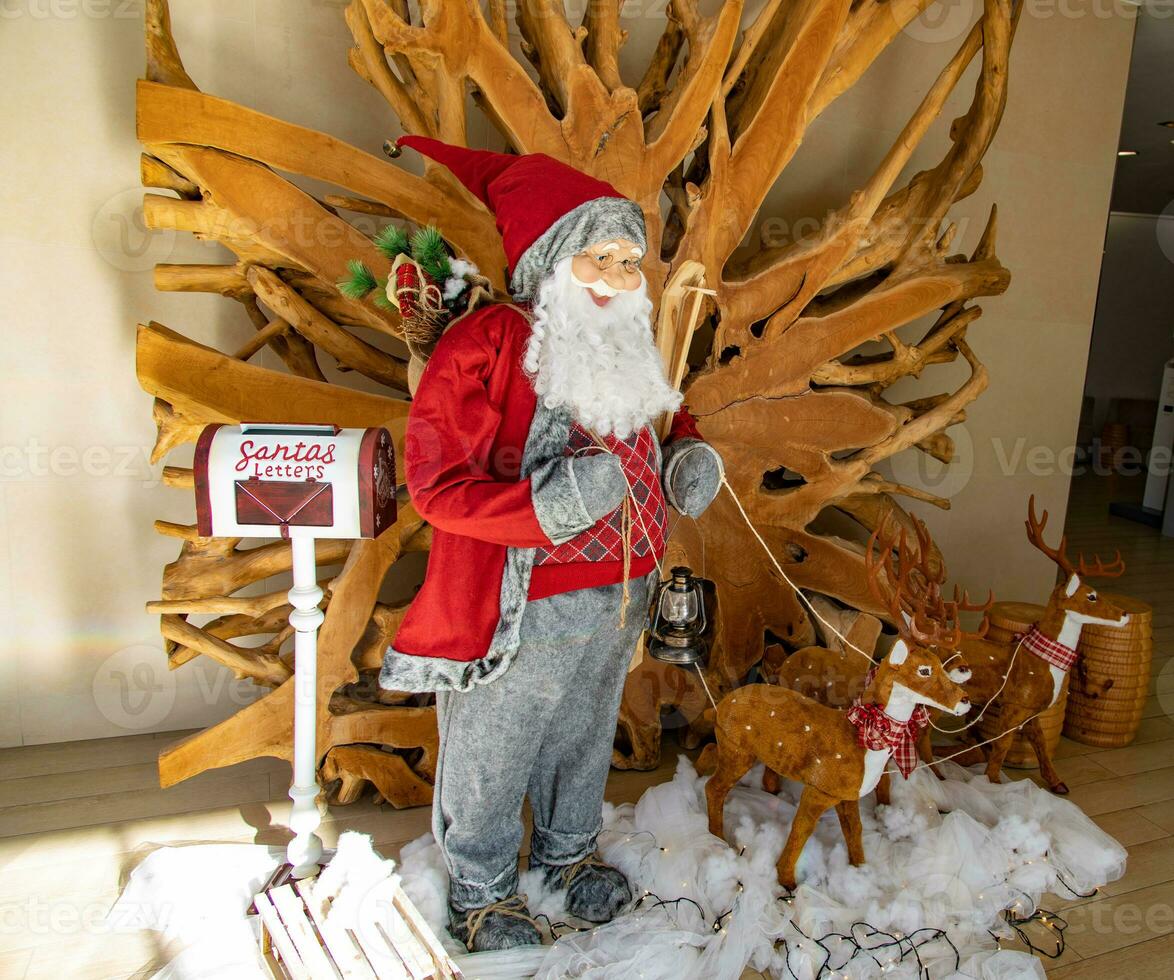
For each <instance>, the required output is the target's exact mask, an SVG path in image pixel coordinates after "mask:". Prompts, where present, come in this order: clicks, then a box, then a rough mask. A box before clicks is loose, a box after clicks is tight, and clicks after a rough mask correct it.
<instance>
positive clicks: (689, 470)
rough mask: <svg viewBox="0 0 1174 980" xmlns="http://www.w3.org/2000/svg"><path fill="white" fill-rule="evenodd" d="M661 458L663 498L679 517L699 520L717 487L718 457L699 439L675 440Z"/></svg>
mask: <svg viewBox="0 0 1174 980" xmlns="http://www.w3.org/2000/svg"><path fill="white" fill-rule="evenodd" d="M664 455H665V463H664V493H665V497H666V498H667V500H668V502H669V503H670V504H672V505H673V507H675V508H676V509H677V510H679V511H680V512H681V513H682V514H686V515H688V516H689V517H700V516H701V515H702V514H703V513H704V512H705V508H707V507H708V506H709V505H710V504H711V503H713V498H714V497H716V496H717V492H718V490H719V489H720V488H721V481H722V458H721V456H720V455H719V454H718V451H717V450H716V449H714V448H713V446H711V445H710V444H709V443H707V442H702V441H701V440H700V439H678V440H677V441H676V442H674V443H673V444H672V445H670V446H669V447H668V448H667V449H666V450H665V454H664Z"/></svg>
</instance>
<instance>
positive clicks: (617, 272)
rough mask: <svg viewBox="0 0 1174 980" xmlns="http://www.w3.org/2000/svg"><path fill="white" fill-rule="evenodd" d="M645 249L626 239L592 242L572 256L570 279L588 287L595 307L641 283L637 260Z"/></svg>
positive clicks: (642, 279)
mask: <svg viewBox="0 0 1174 980" xmlns="http://www.w3.org/2000/svg"><path fill="white" fill-rule="evenodd" d="M643 258H644V249H642V248H641V247H640V246H639V245H637V244H636V243H635V242H630V241H628V240H627V239H626V238H607V239H604V240H603V241H601V242H595V243H594V244H593V245H590V246H588V247H587V248H585V249H584V250H583V251H582V252H580V253H579V254H578V255H576V256H574V258H572V259H571V278H572V279H573V280H574V283H575V285H576V286H579V287H581V288H583V289H585V290H587V294H588V296H590V297H591V301H592V302H593V303H594V304H595V305H596V306H600V307H603V306H607V304H608V303H610V302H611V299H612V297H613V296H616V295H618V294H620V293H628V292H634V291H636V290H638V289H640V288H641V287H642V286H643V285H644V277H643V276H642V275H641V274H640V260H641V259H643Z"/></svg>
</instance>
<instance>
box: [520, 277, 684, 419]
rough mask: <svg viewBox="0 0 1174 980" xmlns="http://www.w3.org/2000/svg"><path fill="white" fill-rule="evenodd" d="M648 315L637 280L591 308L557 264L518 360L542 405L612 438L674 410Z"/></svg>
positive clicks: (674, 394)
mask: <svg viewBox="0 0 1174 980" xmlns="http://www.w3.org/2000/svg"><path fill="white" fill-rule="evenodd" d="M651 315H652V302H651V301H650V300H649V299H648V291H647V288H646V287H645V284H644V283H643V281H642V282H641V284H640V288H639V289H634V290H631V291H627V292H621V293H618V294H617V295H615V296H613V297H612V298H611V300H610V301H609V302H608V304H607V305H606V306H602V307H601V306H596V305H595V303H594V302H593V301H592V300H591V297H590V296H588V295H587V290H586V289H585V288H584V287H583V286H580V285H577V284H576V282H575V280H574V278H573V277H572V275H571V259H569V258H566V259H563V260H561V261H560V262H559V263H558V264H557V265H556V266H555V267H554V271H553V272H552V273H551V274H550V275H549V276H548V277H547V278H546V279H545V280H544V281H543V282H542V285H541V286H539V287H538V295H537V297H536V298H535V301H534V325H533V327H532V329H531V333H530V342H529V345H528V346H527V348H526V357H525V361H524V367H525V369H526V373H527V374H529V375H530V378H531V380H532V382H533V384H534V390H535V392H537V394H538V397H539V398H540V399H541V400H542V403H543V404H544V405H545V406H546V407H547V408H551V409H555V408H566V409H568V410H569V411H570V412H571V414H572V415H573V416H574V417H575V419H576V421H578V422H579V423H580V424H581V425H584V426H587V427H589V428H591V429H593V430H594V431H595V432H597V433H598V434H599V435H601V436H604V435H615V436H617V437H618V438H620V439H623V438H626V437H627V436H629V435H631V434H632V433H633V432H635V431H637V430H638V429H640V428H641V427H642V426H644V425H646V424H648V423H649V422H651V421H652V420H654V419H655V418H656V417H657V416H658V415H660V414H661V413H662V412H668V411H673V410H675V409H676V408H677V407H678V406H679V405H680V404H681V393H680V392H679V391H677V390H675V389H674V388H673V387H672V386H671V385H670V384H669V383H668V380H667V379H666V378H665V373H664V366H663V364H662V363H661V358H660V353H659V352H658V351H657V349H656V346H655V345H654V344H653V340H652V319H651Z"/></svg>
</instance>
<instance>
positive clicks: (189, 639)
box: [160, 614, 292, 687]
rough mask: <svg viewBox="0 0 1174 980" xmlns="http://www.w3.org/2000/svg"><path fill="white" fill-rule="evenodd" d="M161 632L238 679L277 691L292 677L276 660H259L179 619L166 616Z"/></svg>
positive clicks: (284, 666) (283, 664) (248, 652)
mask: <svg viewBox="0 0 1174 980" xmlns="http://www.w3.org/2000/svg"><path fill="white" fill-rule="evenodd" d="M160 629H161V630H162V632H163V635H164V636H165V637H167V639H169V640H173V641H175V642H176V643H182V644H184V645H185V646H189V647H191V648H192V649H194V650H198V651H199V652H200V653H202V654H204V655H205V656H206V657H210V658H211V659H213V660H215V661H216V662H217V663H219V664H223V665H224V666H225V667H227V668H228V669H229V670H231V671H232V672H233V673H234V674H236V676H237V677H242V678H243V677H247V678H249V680H252V681H254V682H256V683H257V684H263V685H266V686H268V687H277V686H278V685H280V684H283V683H284V682H285V681H286V680H288V679H289V678H290V676H291V675H292V671H291V670H290V669H289V667H288V666H286V664H285V663H284V662H282V661H281V660H279V659H278V658H277V657H274V656H267V655H260V656H258V655H256V654H254V653H251V652H250V651H248V650H243V649H241V648H239V647H234V646H233V645H232V644H231V643H228V642H227V641H225V640H221V639H218V638H217V637H214V636H210V635H209V634H207V633H205V632H203V631H202V630H199V629H197V628H196V627H195V626H192V625H191V623H189V622H187V621H186V620H185V619H184V618H183V617H182V616H174V615H170V614H168V615H165V616H163V617H161V625H160Z"/></svg>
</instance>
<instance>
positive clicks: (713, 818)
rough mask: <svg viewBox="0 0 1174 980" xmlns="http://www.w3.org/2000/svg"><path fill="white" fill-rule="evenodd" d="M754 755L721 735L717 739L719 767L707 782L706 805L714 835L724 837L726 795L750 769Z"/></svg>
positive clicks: (710, 829) (711, 830)
mask: <svg viewBox="0 0 1174 980" xmlns="http://www.w3.org/2000/svg"><path fill="white" fill-rule="evenodd" d="M752 765H754V756H753V755H752V754H751V753H750V752H746V751H742V752H739V751H738V750H737V749H735V748H733V746H731V745H730V743H729V742H728V741H724V740H723V739H722V738H721V737H720V736H719V737H718V741H717V768H716V769H715V770H714V773H713V775H712V776H710V777H709V782H707V783H706V784H705V807H706V809H707V810H708V811H709V832H710V833H711V834H713V836H714V837H723V836H724V833H723V829H722V820H723V817H724V810H725V805H726V797H727V796H728V795H729V792H730V790H731V789H733V788H734V784H735V783H736V782H737V781H738V780H739V779H741V778H742V777H743V776H745V775H746V773H748V772H749V771H750V767H751V766H752Z"/></svg>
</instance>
